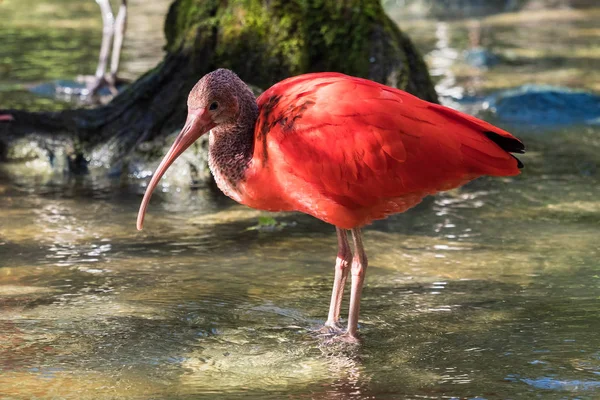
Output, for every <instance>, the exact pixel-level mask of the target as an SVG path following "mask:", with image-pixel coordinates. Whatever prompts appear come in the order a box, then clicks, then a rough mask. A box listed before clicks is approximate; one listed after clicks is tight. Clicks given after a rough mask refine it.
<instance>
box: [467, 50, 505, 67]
mask: <svg viewBox="0 0 600 400" xmlns="http://www.w3.org/2000/svg"><path fill="white" fill-rule="evenodd" d="M464 58H465V61H466V62H467V64H469V65H471V66H473V67H476V68H490V67H493V66H495V65H497V64H498V63H499V62H500V57H499V56H498V55H497V54H495V53H493V52H492V51H490V50H488V49H486V48H484V47H474V48H472V49H469V50H467V51H465V52H464Z"/></svg>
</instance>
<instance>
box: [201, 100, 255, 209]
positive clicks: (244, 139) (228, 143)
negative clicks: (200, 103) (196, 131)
mask: <svg viewBox="0 0 600 400" xmlns="http://www.w3.org/2000/svg"><path fill="white" fill-rule="evenodd" d="M239 106H240V113H239V114H238V117H237V119H236V120H235V121H232V122H231V123H225V124H220V125H218V126H217V127H216V128H214V129H213V130H211V132H210V137H209V147H208V164H209V166H210V170H211V172H212V174H213V176H214V177H215V180H216V182H217V185H218V186H219V188H220V189H221V190H222V191H223V192H224V193H225V194H226V195H228V196H229V197H232V198H233V199H234V200H238V201H239V199H238V197H239V193H238V192H237V189H238V185H239V183H240V182H242V181H243V180H244V177H245V173H246V170H247V169H248V166H249V165H250V161H251V160H252V154H253V152H254V125H255V124H256V118H257V116H258V106H257V105H256V100H255V98H254V95H252V93H250V92H249V93H248V96H246V97H244V98H242V101H241V102H240V105H239Z"/></svg>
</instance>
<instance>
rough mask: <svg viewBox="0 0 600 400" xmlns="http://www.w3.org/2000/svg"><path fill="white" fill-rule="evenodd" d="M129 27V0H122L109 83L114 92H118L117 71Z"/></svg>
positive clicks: (116, 23)
mask: <svg viewBox="0 0 600 400" xmlns="http://www.w3.org/2000/svg"><path fill="white" fill-rule="evenodd" d="M126 29H127V0H121V7H119V13H118V14H117V19H116V21H115V29H114V35H115V38H114V41H113V49H112V57H111V60H110V76H109V84H110V86H111V87H110V90H111V91H113V94H114V93H115V92H116V90H117V89H116V84H117V82H116V81H117V72H118V70H119V62H120V59H121V49H122V47H123V38H124V37H125V30H126Z"/></svg>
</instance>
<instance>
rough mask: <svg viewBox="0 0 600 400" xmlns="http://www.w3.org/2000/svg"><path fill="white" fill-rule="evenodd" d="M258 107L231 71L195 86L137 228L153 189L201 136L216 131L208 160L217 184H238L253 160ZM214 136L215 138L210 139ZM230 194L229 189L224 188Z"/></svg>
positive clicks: (140, 220)
mask: <svg viewBox="0 0 600 400" xmlns="http://www.w3.org/2000/svg"><path fill="white" fill-rule="evenodd" d="M257 115H258V107H257V105H256V99H255V98H254V94H253V93H252V91H251V90H250V88H248V86H247V85H246V84H245V83H244V82H243V81H242V80H241V79H240V78H239V77H238V76H237V75H236V74H234V73H233V72H232V71H229V70H227V69H218V70H216V71H213V72H211V73H209V74H206V75H205V76H204V77H202V79H200V80H199V81H198V83H196V85H195V86H194V88H193V89H192V91H191V92H190V94H189V96H188V117H187V120H186V122H185V126H184V127H183V129H182V131H181V133H180V134H179V135H178V136H177V138H176V139H175V142H174V143H173V145H172V146H171V148H170V149H169V152H168V153H167V154H166V155H165V157H164V158H163V160H162V162H161V163H160V165H159V166H158V168H156V172H155V173H154V176H152V179H151V180H150V183H149V184H148V187H147V189H146V193H145V194H144V199H143V200H142V204H141V205H140V211H139V213H138V220H137V228H138V229H139V230H141V229H142V225H143V223H144V215H145V213H146V208H147V207H148V203H149V202H150V197H151V196H152V192H153V190H154V188H155V187H156V186H157V185H158V182H159V180H160V178H161V177H162V175H163V174H164V173H165V172H166V171H167V169H168V168H169V166H170V165H171V164H172V163H173V161H175V159H177V157H179V155H181V153H183V152H184V151H185V150H186V149H187V148H188V147H189V146H190V145H191V144H192V143H194V142H195V141H196V140H197V139H198V138H199V137H200V136H202V135H204V134H205V133H207V132H209V131H210V130H211V129H214V133H215V135H214V136H218V139H216V140H212V139H211V148H210V150H209V156H210V157H209V160H211V161H212V162H211V163H210V164H211V169H212V170H213V172H216V175H217V183H218V182H228V185H229V184H232V182H235V181H239V180H240V179H241V178H242V176H243V170H244V169H245V167H246V166H247V164H248V162H249V159H250V158H251V149H252V146H253V136H252V133H253V131H254V124H255V122H256V117H257ZM211 137H212V136H211ZM213 144H214V145H213ZM224 190H225V191H226V193H227V189H224Z"/></svg>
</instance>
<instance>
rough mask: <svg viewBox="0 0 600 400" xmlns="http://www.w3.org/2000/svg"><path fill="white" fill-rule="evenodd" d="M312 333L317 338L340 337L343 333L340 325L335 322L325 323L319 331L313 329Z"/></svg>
mask: <svg viewBox="0 0 600 400" xmlns="http://www.w3.org/2000/svg"><path fill="white" fill-rule="evenodd" d="M314 332H315V333H317V334H318V335H319V336H325V337H329V336H337V335H341V334H342V333H344V332H345V331H344V329H343V328H342V327H341V326H340V324H338V323H337V322H333V323H330V322H326V323H325V325H323V326H322V327H321V328H319V329H315V331H314Z"/></svg>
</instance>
